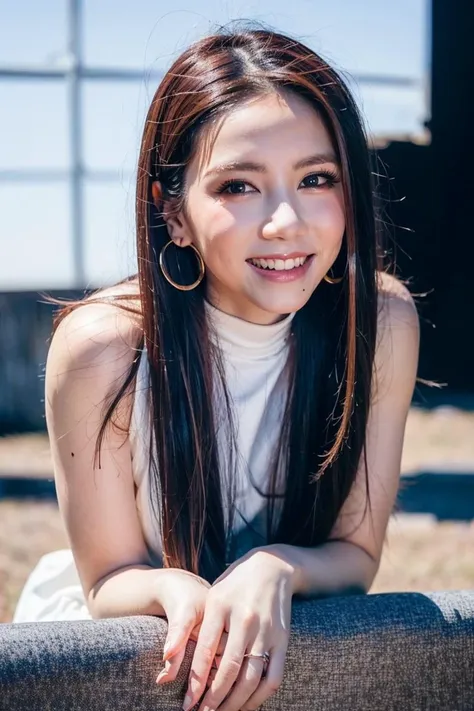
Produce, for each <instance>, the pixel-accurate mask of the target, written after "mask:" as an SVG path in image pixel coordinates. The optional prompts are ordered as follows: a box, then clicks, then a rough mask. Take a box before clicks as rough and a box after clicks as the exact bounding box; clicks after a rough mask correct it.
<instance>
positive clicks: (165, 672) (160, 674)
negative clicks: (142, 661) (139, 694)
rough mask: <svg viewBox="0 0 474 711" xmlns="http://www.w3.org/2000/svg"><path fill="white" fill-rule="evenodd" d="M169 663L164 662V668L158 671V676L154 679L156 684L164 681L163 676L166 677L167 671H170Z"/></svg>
mask: <svg viewBox="0 0 474 711" xmlns="http://www.w3.org/2000/svg"><path fill="white" fill-rule="evenodd" d="M170 666H171V664H170V662H166V664H165V668H164V669H162V670H161V671H160V673H159V674H158V676H157V677H156V683H157V684H159V683H160V682H161V680H162V679H164V677H165V676H167V674H168V672H169V670H170Z"/></svg>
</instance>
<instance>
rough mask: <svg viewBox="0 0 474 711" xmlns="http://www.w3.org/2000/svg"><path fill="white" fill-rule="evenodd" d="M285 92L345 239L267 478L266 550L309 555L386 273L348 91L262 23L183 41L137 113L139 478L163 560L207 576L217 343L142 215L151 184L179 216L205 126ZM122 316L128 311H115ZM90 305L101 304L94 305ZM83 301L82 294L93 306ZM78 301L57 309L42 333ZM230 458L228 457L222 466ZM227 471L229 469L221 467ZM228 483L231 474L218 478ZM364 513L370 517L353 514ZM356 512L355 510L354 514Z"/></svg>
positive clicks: (189, 272)
mask: <svg viewBox="0 0 474 711" xmlns="http://www.w3.org/2000/svg"><path fill="white" fill-rule="evenodd" d="M278 90H286V91H291V92H294V93H295V94H297V95H299V96H300V97H303V98H305V99H306V101H308V102H310V104H311V105H312V106H313V107H314V109H315V110H316V111H317V112H318V114H319V115H320V116H321V118H322V120H323V121H324V123H325V125H326V127H327V130H328V131H329V133H330V136H331V139H332V141H333V144H334V148H335V150H336V153H337V157H338V160H339V162H340V165H341V179H342V186H343V194H344V202H345V206H346V208H345V210H346V229H345V234H344V238H343V242H342V248H341V250H340V253H339V255H338V257H337V259H336V262H335V264H334V265H333V274H335V275H336V276H340V275H344V279H343V280H342V282H341V283H339V284H329V283H326V282H325V281H323V282H321V284H320V285H318V287H317V289H316V290H315V291H314V293H313V294H312V295H311V297H310V298H309V300H308V302H307V303H306V304H305V305H304V306H303V307H302V308H301V309H300V310H299V311H298V312H297V313H296V314H295V316H294V318H293V320H292V322H291V337H290V347H289V357H288V363H287V369H288V374H289V384H290V385H289V391H288V398H287V402H286V407H285V411H284V417H283V422H282V430H281V437H280V445H279V447H278V452H275V458H274V462H273V466H272V468H271V476H270V485H269V489H268V491H267V492H262V493H264V494H266V495H268V501H269V506H268V539H267V540H268V542H269V543H270V542H275V541H279V542H286V543H290V544H294V545H301V546H314V545H317V544H319V543H322V542H324V541H325V540H326V539H327V537H328V535H329V533H330V531H331V529H332V527H333V525H334V523H335V521H336V518H337V516H338V513H339V511H340V509H341V507H342V505H343V503H344V501H345V499H346V498H347V495H348V493H349V491H350V489H351V486H352V484H353V482H354V479H355V476H356V473H357V470H358V466H359V461H360V459H361V456H363V459H364V461H365V481H366V486H367V493H368V499H367V501H368V505H369V508H370V495H369V491H368V472H367V463H366V453H365V447H364V445H365V433H366V426H367V418H368V412H369V405H370V401H371V395H372V386H373V382H372V373H373V360H374V352H375V344H376V331H377V271H378V270H383V264H382V257H381V254H382V250H381V248H380V244H379V243H380V238H381V234H380V233H379V228H378V226H377V225H378V222H377V220H376V217H375V201H374V198H375V190H374V188H375V186H374V183H373V177H372V166H371V158H370V153H369V149H368V140H367V135H366V132H365V128H364V124H363V120H362V118H361V115H360V113H359V111H358V108H357V106H356V103H355V101H354V99H353V97H352V96H351V93H350V91H349V89H348V87H347V85H346V83H345V81H344V80H343V79H342V78H341V76H339V75H338V74H337V73H336V71H335V70H334V69H333V68H332V67H331V66H329V65H328V64H327V62H326V61H325V60H324V59H323V58H322V57H320V56H319V55H318V54H316V53H315V52H314V51H313V50H311V49H309V48H308V47H306V46H305V45H304V44H302V43H301V42H298V41H296V40H295V39H292V38H290V37H288V36H285V35H283V34H280V33H278V32H274V31H271V30H267V29H264V28H261V27H257V28H248V27H242V28H240V29H237V30H235V31H231V30H230V29H228V28H220V30H219V31H218V32H217V33H216V34H212V35H210V36H207V37H205V38H203V39H201V40H199V41H197V42H195V43H194V44H192V45H191V46H190V47H189V48H188V49H187V50H186V51H185V52H183V54H181V56H179V57H178V59H176V61H175V62H174V63H173V65H172V66H171V68H170V69H169V71H168V72H167V73H166V74H165V76H164V78H163V79H162V81H161V83H160V85H159V86H158V88H157V90H156V93H155V95H154V97H153V100H152V102H151V105H150V107H149V111H148V115H147V117H146V122H145V128H144V133H143V139H142V143H141V150H140V156H139V162H138V177H137V191H136V230H137V252H138V282H139V299H140V314H141V321H142V330H143V338H142V340H141V341H140V343H139V344H137V345H138V346H139V348H140V349H142V350H144V357H146V358H147V361H148V365H149V386H150V400H149V401H150V425H151V426H150V435H151V439H150V480H151V492H152V505H153V507H154V511H155V513H156V520H157V525H158V522H159V526H160V532H161V536H162V542H163V560H164V565H166V566H170V567H178V568H185V569H187V570H191V571H193V572H196V573H199V574H200V575H202V576H204V577H206V578H207V579H209V580H214V579H215V578H216V577H217V576H218V575H219V574H220V573H221V572H222V571H223V570H224V569H225V566H226V564H228V563H229V561H228V560H226V551H227V550H228V545H229V540H230V538H231V535H232V534H231V530H230V529H229V526H227V527H226V524H225V517H224V513H223V491H222V490H221V488H222V487H221V481H222V477H221V474H222V471H221V469H220V468H221V467H222V462H219V457H218V449H217V442H216V421H215V417H216V413H215V411H214V399H213V396H212V392H213V387H214V385H215V382H216V378H217V379H220V381H221V385H222V392H223V394H224V402H225V404H226V409H227V414H228V422H229V424H230V429H229V433H230V441H229V447H230V449H232V450H234V449H235V447H236V445H235V437H234V436H233V435H232V432H233V429H232V426H231V425H232V413H231V405H232V403H231V400H230V396H229V395H228V393H227V390H226V387H225V379H224V375H223V372H224V371H223V367H222V360H221V354H220V352H219V348H218V347H216V346H214V345H213V341H212V339H211V338H210V337H209V336H210V334H209V323H208V320H207V319H206V312H205V307H204V296H205V289H206V280H205V278H204V280H203V281H202V282H201V284H200V285H199V286H198V287H197V288H195V289H193V290H192V291H179V290H177V289H175V288H174V287H173V286H171V285H170V284H169V283H168V282H167V281H166V280H165V279H164V277H163V275H162V273H161V271H160V268H159V263H158V256H159V254H160V252H161V250H162V249H163V247H164V245H165V244H166V243H167V242H168V241H169V234H168V231H167V227H166V223H165V221H164V219H163V213H162V212H161V210H160V209H159V207H157V205H156V204H154V201H153V197H152V183H153V181H156V180H158V181H160V183H161V187H162V197H163V199H164V200H165V199H166V200H171V201H172V202H173V204H175V205H176V207H177V209H180V208H183V209H185V207H186V184H185V178H186V167H187V165H188V163H189V161H190V160H191V158H192V156H193V155H194V152H195V151H197V150H198V149H199V145H200V138H201V136H202V129H203V127H204V126H206V125H208V124H211V123H213V122H214V121H215V120H216V119H220V118H222V117H224V116H225V115H226V113H227V112H229V111H230V110H232V108H233V107H236V106H238V105H239V104H240V103H241V102H243V101H246V100H248V99H251V98H255V97H258V96H261V95H264V94H267V93H269V92H275V91H278ZM175 251H176V252H177V251H179V264H175V265H174V267H172V266H171V265H170V266H169V270H170V271H171V272H172V274H174V276H175V278H176V280H177V281H180V282H182V283H190V282H192V281H193V280H194V278H195V255H194V253H193V251H192V250H190V249H186V250H175ZM121 298H123V297H117V305H118V306H119V307H121V308H126V309H131V310H132V311H133V308H132V307H131V306H130V305H126V304H125V303H123V302H122V303H120V299H121ZM94 299H95V300H99V301H100V299H101V296H100V293H99V294H96V295H94ZM90 300H91V298H90V297H89V298H88V299H87V301H88V302H90ZM85 301H86V300H81V301H78V302H75V303H72V304H71V303H70V304H68V305H67V306H66V307H64V308H63V309H62V310H61V311H60V312H59V313H58V314H57V315H56V318H55V322H54V329H55V328H56V327H57V325H58V324H59V322H60V321H61V320H62V319H63V318H64V317H65V316H66V315H67V314H68V313H69V312H70V311H71V309H73V308H77V307H78V306H80V305H81V304H83V303H85ZM137 367H138V362H137V360H135V361H134V363H133V365H132V367H131V369H130V373H129V374H128V377H127V378H126V381H125V382H124V383H123V385H122V387H121V388H120V389H119V391H118V392H117V393H114V394H113V397H112V401H111V402H110V404H109V407H108V409H107V411H106V412H105V414H104V420H103V424H102V428H101V431H100V434H99V437H98V440H97V452H98V451H99V450H100V444H101V441H102V437H103V435H104V432H105V428H106V426H107V424H108V423H109V422H110V420H111V418H112V414H113V412H114V410H115V409H116V407H117V405H118V403H119V402H120V400H121V398H122V397H123V395H124V394H125V392H126V391H127V389H128V388H129V387H130V386H131V384H132V385H133V382H134V378H135V377H136V372H137ZM234 459H235V457H231V458H230V460H229V461H230V462H231V463H230V465H229V469H230V470H233V468H234V463H233V461H234ZM281 462H284V471H285V476H286V478H285V495H284V498H283V505H282V510H281V515H280V516H279V517H278V520H277V521H276V520H275V515H274V513H275V509H274V503H275V501H276V499H277V498H278V497H279V495H278V494H277V493H276V481H277V475H276V473H277V471H278V468H279V464H281ZM229 473H230V475H232V471H230V472H229ZM229 480H232V476H230V479H229ZM366 510H367V507H366ZM366 510H365V511H364V515H365V513H366Z"/></svg>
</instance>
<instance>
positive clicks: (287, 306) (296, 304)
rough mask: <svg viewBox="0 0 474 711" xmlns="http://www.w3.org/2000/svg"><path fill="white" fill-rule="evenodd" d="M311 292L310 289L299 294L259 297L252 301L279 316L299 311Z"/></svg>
mask: <svg viewBox="0 0 474 711" xmlns="http://www.w3.org/2000/svg"><path fill="white" fill-rule="evenodd" d="M311 294H312V291H311V290H307V291H304V292H303V291H302V292H301V294H294V295H293V296H291V297H290V296H289V295H287V296H286V297H285V298H281V299H279V298H276V299H275V298H274V299H271V300H270V299H268V300H266V299H259V300H258V301H254V304H255V306H257V307H258V308H260V309H262V311H266V312H267V313H269V314H272V315H274V316H281V315H283V314H289V313H293V312H295V311H299V309H301V308H302V307H303V306H304V305H305V304H306V303H307V302H308V300H309V298H310V296H311Z"/></svg>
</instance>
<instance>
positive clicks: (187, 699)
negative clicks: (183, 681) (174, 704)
mask: <svg viewBox="0 0 474 711" xmlns="http://www.w3.org/2000/svg"><path fill="white" fill-rule="evenodd" d="M191 701H192V696H189V694H186V696H185V697H184V702H183V711H188V710H189V709H190V708H191Z"/></svg>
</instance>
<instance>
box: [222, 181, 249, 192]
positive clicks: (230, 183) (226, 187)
mask: <svg viewBox="0 0 474 711" xmlns="http://www.w3.org/2000/svg"><path fill="white" fill-rule="evenodd" d="M242 185H250V183H247V182H246V181H245V180H235V179H233V180H226V181H225V183H222V185H220V186H219V187H218V188H217V190H216V192H217V193H218V194H219V195H221V194H222V193H224V194H225V193H227V195H245V194H246V193H245V192H241V191H239V192H230V191H229V189H230V188H235V187H236V186H242Z"/></svg>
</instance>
